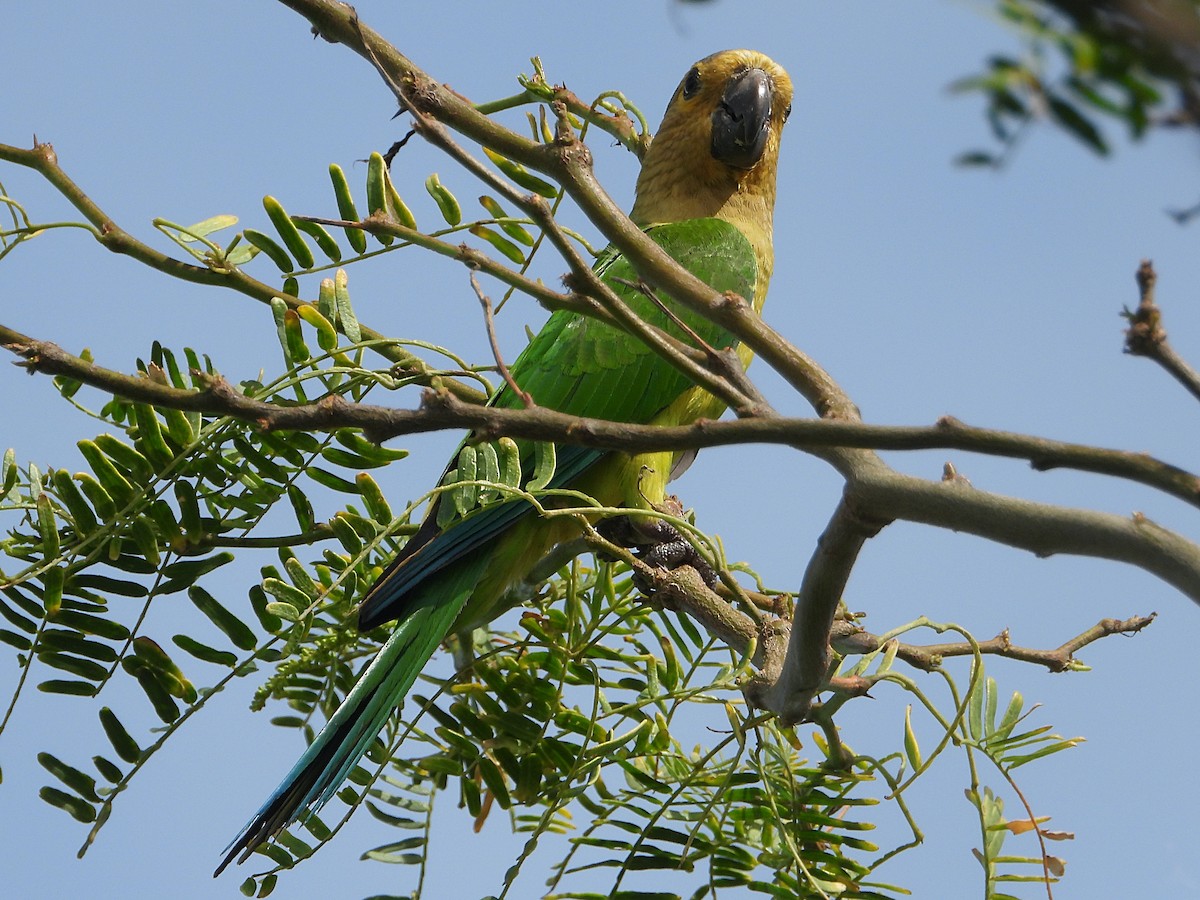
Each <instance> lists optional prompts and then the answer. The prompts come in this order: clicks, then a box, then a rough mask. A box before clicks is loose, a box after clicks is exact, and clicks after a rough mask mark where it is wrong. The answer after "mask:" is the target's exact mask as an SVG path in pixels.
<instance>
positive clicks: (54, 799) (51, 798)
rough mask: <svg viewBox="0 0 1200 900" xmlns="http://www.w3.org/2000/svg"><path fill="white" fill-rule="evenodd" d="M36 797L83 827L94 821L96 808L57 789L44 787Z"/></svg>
mask: <svg viewBox="0 0 1200 900" xmlns="http://www.w3.org/2000/svg"><path fill="white" fill-rule="evenodd" d="M38 796H39V797H41V798H42V799H43V800H45V801H46V802H47V803H49V804H50V805H51V806H57V807H58V808H59V809H61V810H63V812H65V813H67V814H68V815H70V816H71V818H73V819H75V820H76V821H78V822H83V823H84V824H85V825H86V824H88V823H89V822H94V821H95V820H96V808H95V807H94V806H92V805H91V804H90V803H88V802H87V801H86V800H83V799H81V798H79V797H75V796H72V795H71V794H67V793H64V792H63V791H60V790H59V789H58V788H52V787H44V788H42V789H41V790H40V791H38Z"/></svg>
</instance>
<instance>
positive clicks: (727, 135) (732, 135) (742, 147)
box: [712, 69, 774, 169]
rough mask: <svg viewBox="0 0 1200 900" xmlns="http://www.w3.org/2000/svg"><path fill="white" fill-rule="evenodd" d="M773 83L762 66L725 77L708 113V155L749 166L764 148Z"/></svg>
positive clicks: (751, 166) (740, 165) (727, 162)
mask: <svg viewBox="0 0 1200 900" xmlns="http://www.w3.org/2000/svg"><path fill="white" fill-rule="evenodd" d="M773 93H774V85H773V84H772V83H771V76H769V75H768V74H767V73H766V72H764V71H763V70H762V69H746V70H745V71H744V72H739V73H738V74H737V75H735V76H733V77H732V78H731V79H729V83H728V84H726V85H725V93H723V94H722V95H721V102H720V104H719V105H718V106H717V108H716V109H715V110H714V111H713V114H712V155H713V158H714V159H718V160H720V161H721V162H723V163H725V164H726V165H730V166H735V167H737V168H739V169H750V168H753V167H754V165H755V163H757V162H758V161H759V160H760V159H761V158H762V155H763V151H764V150H765V149H766V148H767V128H768V126H769V124H770V122H771V96H772V94H773Z"/></svg>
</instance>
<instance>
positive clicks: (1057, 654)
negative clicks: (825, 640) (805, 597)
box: [832, 613, 1158, 672]
mask: <svg viewBox="0 0 1200 900" xmlns="http://www.w3.org/2000/svg"><path fill="white" fill-rule="evenodd" d="M1157 615H1158V614H1157V613H1150V615H1148V616H1133V617H1132V618H1129V619H1101V620H1100V621H1099V622H1098V623H1097V624H1095V625H1093V626H1092V627H1091V628H1089V629H1087V630H1086V631H1084V632H1082V633H1080V634H1078V635H1076V636H1075V637H1073V638H1071V639H1070V640H1069V641H1065V642H1064V643H1063V644H1061V645H1060V646H1058V647H1055V648H1053V649H1047V650H1040V649H1037V648H1034V647H1019V646H1017V645H1016V644H1014V643H1013V642H1012V637H1011V636H1010V635H1009V632H1008V629H1007V628H1006V629H1004V631H1002V632H1000V633H999V634H998V635H996V636H995V637H994V638H991V639H990V640H986V641H979V642H978V644H977V645H976V646H972V645H971V644H968V643H966V642H965V641H964V642H959V643H946V644H904V643H898V644H897V649H896V656H897V658H898V659H902V660H904V661H905V662H907V663H908V664H909V665H911V666H914V667H916V668H918V669H921V670H923V671H926V672H932V671H934V670H935V669H937V668H939V667H940V666H941V664H942V660H944V659H946V658H948V657H953V656H972V655H973V654H974V653H975V652H976V647H978V652H980V653H986V654H990V655H994V656H1003V657H1005V658H1007V659H1016V660H1020V661H1021V662H1027V663H1034V664H1036V665H1041V666H1045V667H1046V668H1047V669H1049V670H1050V671H1051V672H1068V671H1072V670H1074V669H1078V668H1080V665H1079V663H1078V662H1077V661H1076V660H1075V658H1074V654H1075V653H1076V652H1077V651H1079V650H1081V649H1082V648H1084V647H1086V646H1087V645H1088V644H1091V643H1094V642H1095V641H1098V640H1100V639H1101V638H1105V637H1108V636H1110V635H1114V634H1127V635H1128V634H1136V633H1137V632H1139V631H1141V630H1142V629H1143V628H1145V627H1146V626H1148V625H1149V624H1150V623H1151V622H1153V621H1154V619H1155V617H1156V616H1157ZM883 643H884V642H883V638H881V637H879V636H878V635H874V634H871V633H870V632H867V631H863V630H861V629H860V628H859V627H858V626H857V625H855V624H854V623H853V622H849V621H847V622H838V623H836V624H835V625H834V628H833V634H832V644H833V648H834V649H835V650H837V651H838V652H839V653H841V654H862V653H872V652H874V651H876V650H878V649H879V648H880V647H882V646H883Z"/></svg>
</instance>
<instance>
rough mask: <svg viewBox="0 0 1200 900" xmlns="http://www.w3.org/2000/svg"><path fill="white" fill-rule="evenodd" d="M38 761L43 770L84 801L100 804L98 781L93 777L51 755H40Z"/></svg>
mask: <svg viewBox="0 0 1200 900" xmlns="http://www.w3.org/2000/svg"><path fill="white" fill-rule="evenodd" d="M37 761H38V763H39V764H40V765H41V767H42V768H43V769H45V770H46V771H47V772H49V773H50V774H51V775H53V776H54V777H55V778H57V779H58V780H59V781H61V782H62V783H63V784H65V785H66V786H67V787H69V788H70V789H71V790H73V791H74V792H75V793H77V794H78V795H79V796H80V797H82V798H83V799H84V800H88V801H90V802H92V803H99V802H100V797H99V796H97V794H96V779H94V778H93V777H92V776H91V775H88V774H86V773H84V772H81V771H79V770H78V769H76V768H74V767H73V766H68V765H67V764H66V763H65V762H63V761H62V760H61V759H59V758H58V757H56V756H53V755H52V754H50V753H39V754H38V755H37Z"/></svg>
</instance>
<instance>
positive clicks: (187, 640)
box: [171, 634, 237, 668]
mask: <svg viewBox="0 0 1200 900" xmlns="http://www.w3.org/2000/svg"><path fill="white" fill-rule="evenodd" d="M171 641H172V642H173V643H174V644H175V646H176V647H178V648H179V649H180V650H182V651H183V652H184V653H188V654H190V655H192V656H194V657H196V659H199V660H201V661H203V662H207V663H215V664H216V665H218V666H228V667H230V668H232V667H233V666H235V665H236V664H237V654H236V653H231V652H229V651H228V650H218V649H216V648H215V647H209V646H208V645H207V644H202V643H200V642H199V641H197V640H195V639H194V638H191V637H188V636H187V635H186V634H177V635H174V636H173V637H172V638H171Z"/></svg>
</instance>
